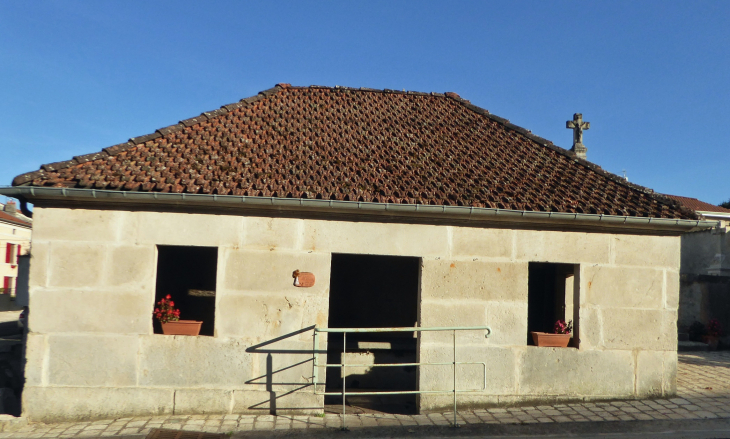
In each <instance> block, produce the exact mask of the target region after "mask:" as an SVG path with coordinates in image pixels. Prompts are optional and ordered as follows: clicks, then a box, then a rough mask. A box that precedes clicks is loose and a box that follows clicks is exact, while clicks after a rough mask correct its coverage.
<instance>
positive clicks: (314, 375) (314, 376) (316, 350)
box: [312, 328, 319, 394]
mask: <svg viewBox="0 0 730 439" xmlns="http://www.w3.org/2000/svg"><path fill="white" fill-rule="evenodd" d="M312 343H313V344H314V346H313V349H312V382H313V383H314V393H315V394H316V393H317V382H318V381H319V365H318V364H317V358H318V356H319V331H317V329H316V328H315V330H314V340H313V341H312Z"/></svg>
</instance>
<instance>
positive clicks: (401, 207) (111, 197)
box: [0, 186, 717, 231]
mask: <svg viewBox="0 0 730 439" xmlns="http://www.w3.org/2000/svg"><path fill="white" fill-rule="evenodd" d="M0 194H3V195H7V196H12V197H16V198H17V197H23V198H25V199H28V200H30V201H34V200H35V201H40V200H49V199H51V198H67V199H71V200H78V201H81V200H86V201H88V202H94V203H96V202H99V203H106V202H112V203H120V202H121V203H130V202H131V203H136V202H139V203H145V204H160V205H162V204H172V205H179V204H181V203H184V204H189V205H191V206H192V205H208V206H213V205H218V206H222V205H226V206H230V207H235V206H238V207H239V208H244V209H245V208H249V207H256V206H270V207H271V208H272V209H275V210H281V209H284V210H290V209H294V210H298V209H302V210H308V209H311V208H314V209H324V210H326V211H330V212H336V211H339V212H344V211H349V212H358V213H360V214H362V215H369V214H370V213H373V214H378V212H391V213H393V214H407V213H411V214H414V215H418V216H424V215H425V216H426V217H430V218H436V217H441V218H445V217H446V216H455V217H458V218H462V219H466V220H475V221H484V220H487V219H488V218H493V219H494V220H498V221H501V222H503V221H509V222H510V227H513V226H515V225H516V224H517V223H518V222H528V223H541V224H548V223H553V224H558V223H561V224H571V223H573V224H577V223H582V224H584V225H585V224H588V223H594V224H598V223H600V224H604V225H610V226H611V227H621V228H623V227H627V228H629V229H635V228H636V227H640V228H644V229H647V230H648V229H651V230H657V231H659V230H666V231H670V230H674V231H691V230H697V229H707V228H711V227H714V226H716V225H717V221H705V220H698V219H670V218H656V217H632V216H615V215H603V214H584V213H563V212H537V211H518V210H510V209H496V208H481V207H466V206H430V205H414V204H409V205H405V204H392V203H373V202H357V201H338V200H316V199H300V198H296V199H295V198H275V197H249V196H233V195H212V194H185V193H160V192H120V191H115V190H98V189H77V188H50V187H33V186H31V187H0ZM434 215H436V216H434ZM442 215H444V216H442ZM596 227H600V226H598V225H597V226H596Z"/></svg>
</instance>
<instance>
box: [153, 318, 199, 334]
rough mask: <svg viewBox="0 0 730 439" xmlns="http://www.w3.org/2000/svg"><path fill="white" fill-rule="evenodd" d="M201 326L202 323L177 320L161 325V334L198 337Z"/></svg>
mask: <svg viewBox="0 0 730 439" xmlns="http://www.w3.org/2000/svg"><path fill="white" fill-rule="evenodd" d="M202 324H203V322H199V321H197V320H178V321H176V322H167V323H162V333H163V334H167V335H198V334H200V325H202Z"/></svg>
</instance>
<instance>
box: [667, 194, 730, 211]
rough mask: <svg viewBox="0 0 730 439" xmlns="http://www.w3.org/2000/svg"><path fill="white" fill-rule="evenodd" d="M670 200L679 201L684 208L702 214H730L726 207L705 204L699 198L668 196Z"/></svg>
mask: <svg viewBox="0 0 730 439" xmlns="http://www.w3.org/2000/svg"><path fill="white" fill-rule="evenodd" d="M667 196H668V197H669V198H671V199H673V200H677V201H679V202H680V203H682V204H683V205H684V206H686V207H688V208H690V209H692V210H696V211H701V212H721V213H730V209H725V208H724V207H720V206H715V205H714V204H710V203H705V202H704V201H700V200H698V199H697V198H690V197H681V196H679V195H667Z"/></svg>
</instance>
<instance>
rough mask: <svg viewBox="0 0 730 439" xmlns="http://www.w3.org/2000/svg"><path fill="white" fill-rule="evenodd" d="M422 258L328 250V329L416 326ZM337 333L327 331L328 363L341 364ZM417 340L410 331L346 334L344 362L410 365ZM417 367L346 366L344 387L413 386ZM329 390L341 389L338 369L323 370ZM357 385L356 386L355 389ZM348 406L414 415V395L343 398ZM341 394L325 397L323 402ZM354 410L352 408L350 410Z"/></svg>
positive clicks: (338, 402)
mask: <svg viewBox="0 0 730 439" xmlns="http://www.w3.org/2000/svg"><path fill="white" fill-rule="evenodd" d="M420 267H421V260H420V259H419V258H415V257H403V256H378V255H355V254H333V255H332V271H331V274H330V299H329V321H328V326H329V327H330V328H386V327H406V326H415V325H416V323H417V321H418V294H419V285H420ZM342 340H343V337H342V334H335V333H331V334H328V344H327V347H328V349H327V362H328V363H340V362H341V355H342ZM417 347H418V339H416V338H414V334H413V333H410V332H388V333H362V334H354V333H351V334H348V335H347V362H348V363H359V364H379V363H415V362H417V361H416V360H417V357H418V355H417ZM416 375H417V371H416V367H413V366H410V367H409V366H404V367H373V368H367V367H348V368H347V377H345V379H346V386H347V388H348V389H352V390H353V391H358V392H369V391H388V390H416V389H417V386H418V384H417V382H418V381H417V376H416ZM326 379H327V382H326V387H327V389H328V391H330V390H331V391H341V389H342V380H343V377H342V370H341V369H340V368H335V367H330V368H327V378H326ZM355 389H357V390H355ZM346 403H347V405H349V406H356V407H359V408H361V409H374V410H379V411H384V412H389V413H415V412H416V397H415V395H389V396H382V397H380V396H375V395H373V396H370V395H366V396H347V401H346ZM330 404H334V405H337V406H336V408H333V410H334V411H335V412H336V413H339V412H341V404H342V397H338V396H327V397H325V405H330ZM348 411H349V410H348ZM355 412H357V410H356V411H355Z"/></svg>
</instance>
